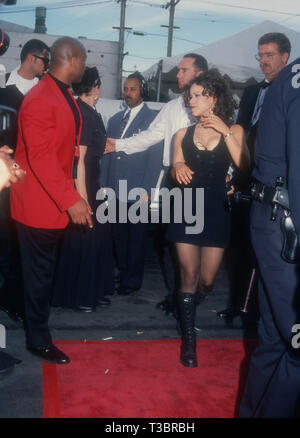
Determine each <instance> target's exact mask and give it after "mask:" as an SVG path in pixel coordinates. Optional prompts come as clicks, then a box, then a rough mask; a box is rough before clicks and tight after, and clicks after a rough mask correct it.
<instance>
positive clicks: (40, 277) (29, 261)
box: [16, 222, 64, 348]
mask: <svg viewBox="0 0 300 438" xmlns="http://www.w3.org/2000/svg"><path fill="white" fill-rule="evenodd" d="M16 226H17V232H18V238H19V244H20V252H21V262H22V273H23V279H24V304H25V330H26V341H27V345H28V347H34V348H44V347H47V346H49V345H50V344H51V335H50V331H49V327H48V319H49V314H50V302H51V294H52V287H53V280H54V273H55V267H56V260H57V251H58V245H59V242H60V239H61V238H62V236H63V232H64V230H61V229H40V228H31V227H28V226H26V225H23V224H20V223H18V222H17V224H16Z"/></svg>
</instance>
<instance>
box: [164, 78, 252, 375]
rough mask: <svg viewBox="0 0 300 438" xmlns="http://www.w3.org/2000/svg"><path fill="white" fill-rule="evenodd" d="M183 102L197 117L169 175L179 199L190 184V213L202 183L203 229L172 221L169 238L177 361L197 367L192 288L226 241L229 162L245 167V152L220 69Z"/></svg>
mask: <svg viewBox="0 0 300 438" xmlns="http://www.w3.org/2000/svg"><path fill="white" fill-rule="evenodd" d="M187 101H188V105H189V106H190V108H191V111H192V114H193V116H194V117H195V118H196V119H198V121H197V123H196V124H195V125H192V126H190V127H188V128H184V129H181V130H179V131H178V132H177V133H176V136H175V140H174V158H173V168H172V175H173V177H174V179H175V181H176V183H177V184H178V185H179V186H180V187H181V188H182V196H183V202H184V198H185V197H186V196H187V192H186V190H185V189H184V188H190V189H192V202H191V204H192V211H193V214H194V215H195V214H196V212H197V211H198V214H199V209H198V210H197V209H196V204H197V201H196V188H204V228H203V231H202V232H200V233H197V234H187V229H186V227H187V226H191V224H190V223H186V222H185V221H184V220H183V221H182V222H181V223H175V222H174V220H173V222H172V223H171V224H170V225H169V227H168V231H167V239H168V240H171V241H173V242H175V247H176V252H177V255H178V260H179V266H180V286H181V290H180V292H179V293H178V304H179V305H178V310H179V318H180V323H181V331H182V344H181V359H180V360H181V363H182V364H183V365H185V366H188V367H196V366H197V358H196V336H195V332H194V320H195V308H196V292H197V290H198V291H199V288H200V291H202V294H205V293H208V292H209V291H210V290H211V289H212V285H213V282H214V279H215V276H216V274H217V271H218V269H219V267H220V263H221V261H222V257H223V252H224V248H226V247H227V246H228V244H229V234H230V217H229V212H228V210H226V205H227V195H226V190H225V180H226V174H227V171H228V168H229V165H230V163H231V162H233V163H234V165H235V166H237V167H239V168H241V169H247V168H248V165H249V153H248V149H247V146H246V143H245V136H244V131H243V129H242V127H241V126H239V125H233V122H232V120H233V114H234V102H233V99H232V95H231V92H230V90H229V88H228V86H227V84H226V82H225V81H224V79H223V78H222V76H221V75H220V74H219V72H218V71H216V70H209V71H208V72H206V73H203V74H201V75H200V76H198V77H197V78H196V79H195V80H194V81H193V82H192V84H191V86H190V87H189V90H188V91H187ZM198 202H199V199H198ZM182 205H184V203H183V204H182ZM189 207H191V205H190V206H189ZM197 219H199V217H198V218H197Z"/></svg>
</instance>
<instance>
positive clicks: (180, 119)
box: [116, 96, 194, 167]
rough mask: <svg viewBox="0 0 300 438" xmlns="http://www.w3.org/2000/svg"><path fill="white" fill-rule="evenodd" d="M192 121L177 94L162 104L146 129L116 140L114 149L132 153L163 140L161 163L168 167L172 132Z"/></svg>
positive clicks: (188, 111)
mask: <svg viewBox="0 0 300 438" xmlns="http://www.w3.org/2000/svg"><path fill="white" fill-rule="evenodd" d="M193 123H194V120H193V116H192V115H191V112H190V110H189V108H186V106H185V104H184V100H183V97H182V96H179V97H178V98H177V99H174V100H171V101H170V102H168V103H166V104H165V105H164V106H163V108H162V109H161V110H160V112H159V113H158V114H157V116H156V117H155V119H154V120H153V122H152V123H151V124H150V125H149V128H148V129H146V130H145V131H142V132H141V133H140V134H138V135H135V136H133V137H130V138H126V139H124V138H123V139H119V140H116V151H117V152H121V151H123V152H125V153H126V154H134V153H135V152H142V151H145V150H146V149H148V148H149V147H150V146H152V145H154V144H156V143H159V142H160V141H162V140H164V153H163V165H164V166H167V167H168V166H170V164H171V160H172V150H171V148H172V142H173V137H174V134H175V133H176V132H177V131H178V130H179V129H181V128H186V127H187V126H190V125H192V124H193Z"/></svg>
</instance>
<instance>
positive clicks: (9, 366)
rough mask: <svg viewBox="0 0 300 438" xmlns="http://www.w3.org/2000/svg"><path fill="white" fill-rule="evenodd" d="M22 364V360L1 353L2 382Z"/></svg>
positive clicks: (0, 378)
mask: <svg viewBox="0 0 300 438" xmlns="http://www.w3.org/2000/svg"><path fill="white" fill-rule="evenodd" d="M21 362H22V361H21V360H20V359H16V358H15V357H13V356H11V355H10V354H7V353H4V351H0V380H2V379H4V378H5V377H7V376H8V375H9V374H10V373H11V372H12V371H13V370H14V367H15V365H17V364H19V363H21Z"/></svg>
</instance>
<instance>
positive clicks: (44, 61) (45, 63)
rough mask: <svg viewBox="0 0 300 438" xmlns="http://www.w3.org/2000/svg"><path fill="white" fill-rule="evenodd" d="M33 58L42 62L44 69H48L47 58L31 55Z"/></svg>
mask: <svg viewBox="0 0 300 438" xmlns="http://www.w3.org/2000/svg"><path fill="white" fill-rule="evenodd" d="M33 56H34V57H35V58H38V59H40V60H41V61H43V63H44V66H45V68H47V67H48V65H49V62H50V60H49V58H47V57H45V58H44V57H43V56H38V55H33Z"/></svg>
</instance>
